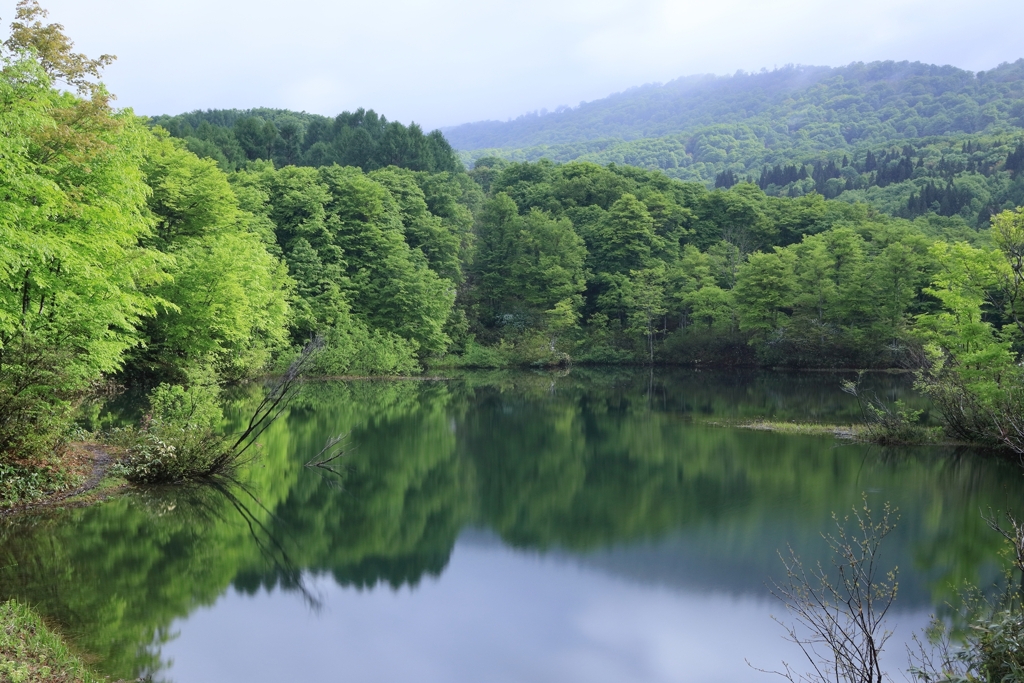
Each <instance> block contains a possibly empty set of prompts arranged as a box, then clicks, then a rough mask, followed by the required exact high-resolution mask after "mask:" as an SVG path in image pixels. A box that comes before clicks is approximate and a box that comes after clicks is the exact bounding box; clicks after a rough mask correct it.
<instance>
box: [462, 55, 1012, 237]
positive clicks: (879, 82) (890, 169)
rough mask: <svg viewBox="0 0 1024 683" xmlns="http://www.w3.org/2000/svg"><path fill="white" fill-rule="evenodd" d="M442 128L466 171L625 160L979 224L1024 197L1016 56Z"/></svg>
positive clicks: (746, 85)
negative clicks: (491, 165)
mask: <svg viewBox="0 0 1024 683" xmlns="http://www.w3.org/2000/svg"><path fill="white" fill-rule="evenodd" d="M444 132H445V135H446V136H447V137H448V139H449V140H450V141H451V142H452V144H453V145H454V146H455V147H456V148H457V149H459V150H461V151H462V156H463V160H464V161H466V162H467V163H470V164H471V163H472V162H473V161H474V160H475V159H479V158H482V157H486V156H498V157H501V158H505V159H508V160H515V161H535V160H538V159H541V158H547V159H551V160H553V161H558V162H565V161H570V160H574V159H579V160H586V161H593V162H596V163H599V164H602V165H603V164H608V163H617V164H628V165H634V166H640V167H642V168H649V169H660V170H662V171H664V172H665V173H666V174H667V175H669V176H670V177H674V178H679V179H683V180H693V181H697V182H702V183H706V184H708V185H709V186H710V185H712V184H714V185H715V186H726V187H727V186H730V185H732V184H734V183H735V182H737V181H741V180H748V181H752V182H757V183H759V184H760V186H761V187H762V189H764V190H765V191H766V192H768V193H769V194H773V195H780V196H782V195H784V196H801V195H804V194H806V193H807V192H810V191H812V190H814V191H817V192H818V193H820V194H824V195H825V196H827V197H830V198H831V197H838V196H840V195H843V199H845V200H848V201H867V202H870V203H871V204H872V205H874V206H876V207H877V208H879V209H880V210H883V211H886V212H888V213H891V214H893V215H901V216H908V217H913V216H916V215H920V214H922V213H927V212H929V211H933V212H936V213H939V214H941V215H946V216H950V215H961V216H963V217H964V218H965V220H967V221H968V222H969V223H971V224H981V225H983V224H985V223H986V222H987V220H988V218H989V216H991V215H992V214H993V213H996V212H998V211H999V210H1002V209H1005V208H1009V207H1011V206H1015V205H1019V204H1020V203H1022V202H1024V190H1022V187H1021V185H1020V183H1019V181H1018V177H1017V176H1018V173H1019V171H1020V165H1021V152H1020V151H1019V150H1018V147H1019V145H1020V144H1021V142H1022V141H1024V60H1018V61H1017V62H1015V63H1013V64H1003V65H1001V66H999V67H997V68H995V69H992V70H990V71H984V72H978V73H977V74H975V73H972V72H968V71H963V70H960V69H956V68H954V67H948V66H947V67H938V66H930V65H925V64H920V63H907V62H903V63H894V62H876V63H871V64H859V63H858V64H851V65H849V66H846V67H842V68H837V69H830V68H824V67H786V68H783V69H778V70H776V71H771V72H762V73H759V74H737V75H735V76H731V77H724V78H715V77H710V76H709V77H692V78H685V79H679V80H677V81H673V82H671V83H668V84H666V85H663V86H644V87H641V88H635V89H633V90H629V91H626V92H624V93H620V94H618V95H613V96H611V97H608V98H606V99H603V100H598V101H595V102H590V103H585V104H581V105H580V106H579V107H577V108H575V109H569V110H564V111H559V112H554V113H549V114H544V115H537V114H534V115H527V116H523V117H520V118H519V119H516V120H514V121H510V122H507V123H499V122H482V123H474V124H466V125H463V126H457V127H454V128H449V129H445V131H444ZM908 160H909V161H908ZM844 161H845V162H844ZM908 164H909V165H908Z"/></svg>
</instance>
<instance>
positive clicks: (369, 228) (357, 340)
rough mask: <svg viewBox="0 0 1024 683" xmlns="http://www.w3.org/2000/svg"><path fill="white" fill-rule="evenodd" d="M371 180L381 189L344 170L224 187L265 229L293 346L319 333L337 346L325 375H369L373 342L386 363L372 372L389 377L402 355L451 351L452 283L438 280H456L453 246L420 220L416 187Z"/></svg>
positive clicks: (271, 175) (240, 177) (251, 175)
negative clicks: (242, 197)
mask: <svg viewBox="0 0 1024 683" xmlns="http://www.w3.org/2000/svg"><path fill="white" fill-rule="evenodd" d="M379 174H380V176H379V178H380V182H379V181H378V180H377V179H376V176H369V175H366V174H364V173H363V172H362V171H360V170H359V169H356V168H351V167H347V168H343V167H340V166H333V167H324V168H321V169H313V168H300V167H294V166H290V167H286V168H282V169H280V170H275V169H274V168H273V167H272V166H270V165H256V166H254V167H253V168H252V169H251V170H248V171H244V172H240V173H237V174H235V175H234V176H233V177H232V183H233V184H234V185H235V186H237V187H239V188H240V192H244V193H245V194H246V195H247V196H248V197H250V206H251V207H252V208H251V210H253V211H256V212H257V213H258V218H257V221H263V222H265V223H266V224H268V225H273V230H274V238H275V240H276V243H277V246H278V248H279V249H280V250H281V253H282V254H283V255H284V259H285V262H286V263H287V265H288V270H289V274H290V275H291V277H292V278H293V279H294V280H295V282H296V289H297V294H298V296H297V300H296V301H295V304H294V308H295V309H296V315H295V317H294V318H293V322H292V329H291V333H292V339H293V341H294V343H296V344H301V343H304V342H305V340H308V339H310V338H311V337H312V336H314V335H315V334H317V333H323V334H325V335H326V336H327V338H328V340H331V339H334V340H335V341H336V342H337V343H338V345H339V346H338V348H337V349H336V350H335V351H334V352H331V353H333V355H331V358H332V359H333V360H331V361H330V362H328V361H324V362H325V363H328V366H329V367H330V368H331V369H330V370H329V372H330V374H347V373H349V372H351V371H354V369H355V368H356V367H358V368H361V369H366V368H368V367H370V366H371V365H372V363H371V361H370V360H368V359H370V358H372V357H373V354H372V353H370V349H371V348H372V347H373V345H374V344H376V343H377V342H380V343H381V344H383V346H382V347H381V353H382V354H383V356H381V357H382V358H385V357H387V358H391V360H388V361H386V362H385V361H382V362H384V366H382V367H381V368H379V371H381V372H389V373H390V372H396V371H399V369H401V368H405V369H408V368H409V367H410V363H409V358H410V353H412V352H415V353H416V354H418V355H419V356H421V357H425V356H430V355H435V354H441V353H443V352H444V351H445V350H446V349H447V346H448V343H449V338H448V336H447V335H446V333H445V324H446V322H447V320H448V317H449V315H450V312H451V308H452V303H453V301H454V296H455V292H454V283H453V282H452V281H451V280H448V279H447V278H444V277H442V276H441V275H439V273H438V272H437V271H445V272H448V273H450V274H451V275H453V276H455V277H459V262H458V253H459V248H460V241H459V238H458V236H457V235H456V234H455V233H454V232H452V231H451V230H450V229H449V226H450V225H451V224H450V223H449V224H447V225H446V223H445V222H444V220H442V219H439V218H438V217H437V216H435V215H433V214H431V213H430V212H429V211H428V207H427V204H426V195H425V194H424V192H423V191H422V189H420V187H419V185H418V184H417V183H416V182H415V179H414V177H412V176H411V175H410V174H408V173H407V172H405V171H402V170H400V169H387V170H385V171H380V172H379ZM389 188H390V189H389ZM392 190H393V191H394V193H395V194H393V193H392ZM437 193H438V194H441V193H442V190H437ZM396 197H397V198H396ZM459 214H460V212H459V211H457V210H452V211H450V212H449V217H452V216H454V217H455V219H457V218H458V216H459ZM425 251H426V252H428V253H429V257H428V254H425V253H424V252H425ZM429 258H433V259H434V260H433V261H430V260H429ZM432 265H433V266H434V268H436V269H437V271H435V270H433V269H431V266H432ZM332 330H333V331H332ZM374 340H376V341H374ZM352 344H354V345H355V346H352ZM346 349H348V350H346ZM352 349H362V351H355V350H352ZM387 349H390V350H387ZM367 354H369V355H367ZM346 358H347V359H350V361H351V363H354V365H351V366H348V365H346V363H349V362H350V361H343V360H342V359H346ZM356 358H361V359H363V360H358V361H357V360H355V359H356ZM324 367H325V368H326V367H327V366H324Z"/></svg>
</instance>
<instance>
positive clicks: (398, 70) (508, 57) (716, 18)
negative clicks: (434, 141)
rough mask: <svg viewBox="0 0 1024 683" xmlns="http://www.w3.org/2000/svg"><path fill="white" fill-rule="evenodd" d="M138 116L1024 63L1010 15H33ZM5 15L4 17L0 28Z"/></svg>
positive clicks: (1003, 10)
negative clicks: (92, 59)
mask: <svg viewBox="0 0 1024 683" xmlns="http://www.w3.org/2000/svg"><path fill="white" fill-rule="evenodd" d="M41 2H42V5H43V6H44V7H46V8H47V9H49V10H50V20H51V21H57V22H60V23H63V24H64V25H65V28H66V30H67V33H68V34H69V35H70V36H71V37H72V39H74V40H75V42H76V46H77V47H78V48H79V49H80V50H82V51H84V52H86V53H88V54H90V55H97V54H99V53H101V52H108V53H113V54H116V55H117V56H118V61H117V62H116V63H115V64H114V65H113V66H111V67H110V68H109V69H108V70H107V75H106V78H105V80H106V82H107V84H108V86H109V87H110V89H111V91H113V92H114V93H115V94H116V95H117V96H118V103H119V105H120V106H123V107H133V108H134V109H135V111H136V112H137V113H140V114H160V113H179V112H183V111H190V110H193V109H207V108H231V107H237V108H248V107H256V106H268V107H284V108H290V109H300V110H306V111H310V112H316V113H321V114H336V113H338V112H340V111H342V110H344V109H355V108H357V107H366V108H373V109H376V110H377V111H378V112H380V113H383V114H384V115H386V116H387V117H388V118H390V119H398V120H401V121H405V122H408V121H410V120H414V121H417V122H419V123H420V124H422V125H423V126H424V127H426V128H428V129H429V128H434V127H437V126H445V125H453V124H458V123H464V122H467V121H476V120H480V119H506V118H510V117H515V116H517V115H519V114H522V113H524V112H528V111H533V110H536V109H540V108H548V109H554V108H555V107H557V106H559V105H563V104H566V105H576V104H579V102H581V101H585V100H586V101H589V100H593V99H598V98H600V97H604V96H605V95H608V94H610V93H612V92H616V91H620V90H623V89H625V88H628V87H631V86H634V85H641V84H643V83H652V82H665V81H668V80H671V79H673V78H676V77H678V76H684V75H690V74H695V73H717V74H727V73H733V72H735V71H736V70H737V69H744V70H746V71H757V70H760V69H761V68H763V67H767V68H769V69H771V68H773V67H774V66H782V65H784V64H787V63H797V64H827V65H832V66H837V65H842V64H847V63H849V62H852V61H870V60H876V59H897V60H902V59H909V60H920V61H925V62H934V63H941V64H954V65H956V66H960V67H963V68H967V69H972V70H979V69H987V68H991V67H993V66H995V65H996V64H998V63H1000V62H1004V61H1014V60H1016V59H1018V58H1020V57H1024V43H1021V41H1020V37H1019V36H1020V27H1021V26H1022V25H1024V2H1022V1H1021V0H975V1H973V2H964V0H857V1H851V0H846V1H843V2H837V1H833V2H821V1H813V0H702V1H700V2H693V1H691V0H515V1H512V0H497V1H491V2H489V1H487V0H432V1H431V2H424V1H417V0H383V1H381V0H377V1H376V2H374V1H373V0H360V1H359V2H354V1H350V0H289V1H287V2H285V1H283V0H245V1H243V0H176V1H175V2H165V3H155V2H145V1H140V0H41ZM14 4H15V3H14V0H0V18H2V20H3V23H4V25H5V26H6V24H7V23H9V21H10V19H11V17H12V16H13V13H14V11H13V8H14Z"/></svg>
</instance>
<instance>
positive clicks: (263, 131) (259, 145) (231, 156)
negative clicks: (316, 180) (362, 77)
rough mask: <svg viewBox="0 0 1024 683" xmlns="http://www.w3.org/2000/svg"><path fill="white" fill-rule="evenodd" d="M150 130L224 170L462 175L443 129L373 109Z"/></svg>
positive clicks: (180, 118) (223, 113)
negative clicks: (250, 165) (261, 164)
mask: <svg viewBox="0 0 1024 683" xmlns="http://www.w3.org/2000/svg"><path fill="white" fill-rule="evenodd" d="M150 124H151V125H158V126H161V127H162V128H165V129H166V130H167V131H168V132H170V134H171V135H173V136H174V137H177V138H183V139H184V140H185V144H186V146H187V147H188V149H189V150H190V151H191V152H193V153H195V154H198V155H199V156H202V157H209V158H211V159H215V160H216V161H217V163H218V164H219V165H220V166H221V168H222V169H224V170H225V171H234V170H237V169H238V168H241V167H242V166H243V165H244V164H245V163H246V162H247V161H255V160H257V159H265V160H271V161H273V162H274V164H275V165H276V166H278V167H282V166H314V167H319V166H329V165H331V164H334V163H337V164H339V165H341V166H357V167H359V168H361V169H363V170H364V171H372V170H375V169H378V168H385V167H387V166H399V167H401V168H407V169H410V170H413V171H427V172H430V173H438V172H445V171H459V170H462V163H461V162H460V161H459V159H458V157H457V156H456V154H455V152H454V150H453V149H452V147H451V145H449V144H448V141H447V140H445V138H444V135H442V134H441V132H440V131H436V130H435V131H433V132H431V133H427V134H424V133H423V130H422V129H421V128H420V127H419V126H418V125H416V124H415V123H411V124H409V125H408V126H405V125H403V124H402V123H399V122H397V121H388V120H387V118H385V117H383V116H380V115H378V114H377V113H376V112H374V111H373V110H372V109H371V110H369V111H366V110H363V109H357V110H356V111H354V112H342V113H341V114H339V115H338V116H337V117H335V118H329V117H326V116H319V115H317V114H307V113H305V112H294V111H288V110H286V109H248V110H238V109H210V110H207V111H194V112H191V113H188V114H179V115H177V116H166V115H165V116H156V117H153V118H152V119H150Z"/></svg>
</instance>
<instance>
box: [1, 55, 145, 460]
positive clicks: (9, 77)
mask: <svg viewBox="0 0 1024 683" xmlns="http://www.w3.org/2000/svg"><path fill="white" fill-rule="evenodd" d="M0 103H2V107H0V127H2V128H3V130H4V135H3V136H0V178H2V180H0V185H2V190H3V195H4V201H3V202H2V203H0V396H2V397H3V398H2V400H0V404H2V405H3V406H4V407H3V408H2V409H0V453H11V452H17V453H21V454H23V455H29V454H31V453H33V452H38V450H39V449H48V448H52V447H53V446H54V445H55V443H56V441H57V440H59V433H60V432H59V430H60V428H61V422H62V420H63V416H64V407H65V406H66V405H67V404H66V403H65V402H66V401H67V400H68V399H70V398H71V397H73V396H74V395H76V394H77V393H78V392H80V391H82V390H84V389H85V388H86V387H87V386H88V385H89V383H91V382H93V381H95V380H97V379H99V378H100V376H101V375H102V374H103V373H109V372H114V371H116V370H118V369H119V368H120V367H121V365H122V361H123V354H124V352H125V351H126V350H127V349H129V348H131V347H132V346H134V345H136V344H137V343H138V342H139V336H138V334H137V332H136V326H137V325H138V324H139V322H140V320H141V319H142V318H143V317H144V316H148V315H152V314H153V313H154V312H155V307H154V304H155V299H154V298H153V297H152V296H151V295H150V294H149V293H147V292H146V291H144V288H145V287H146V286H148V285H152V284H154V283H155V282H158V281H160V280H161V279H162V278H163V277H164V276H163V274H162V272H161V269H160V266H161V264H162V263H163V262H164V259H162V258H161V257H160V256H159V254H157V253H156V252H154V251H153V250H150V249H147V248H144V247H140V246H139V245H140V240H141V239H142V238H144V237H145V236H147V235H148V234H149V228H150V225H149V221H148V219H147V217H146V212H145V199H146V192H147V190H146V186H145V184H144V182H143V181H144V178H143V175H142V173H141V172H140V170H139V165H140V162H141V158H142V155H143V154H144V151H145V148H146V141H147V138H148V133H147V132H146V131H145V129H143V128H142V127H141V126H139V125H138V124H137V123H136V122H135V121H134V120H133V118H132V117H131V116H130V114H120V115H115V114H113V113H112V112H111V111H110V110H109V109H107V108H106V105H105V103H104V101H103V100H102V98H101V99H99V100H96V101H86V100H80V99H77V98H76V97H74V96H73V95H71V94H67V93H60V92H58V91H57V90H54V89H52V88H51V86H50V81H49V79H48V78H47V77H46V75H45V74H44V73H43V72H42V71H41V69H40V67H39V66H38V64H37V63H36V61H35V60H33V59H32V58H30V57H29V56H27V55H18V54H16V55H13V56H9V57H5V58H4V61H3V67H2V72H0Z"/></svg>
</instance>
